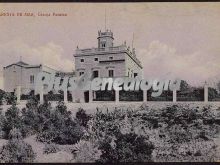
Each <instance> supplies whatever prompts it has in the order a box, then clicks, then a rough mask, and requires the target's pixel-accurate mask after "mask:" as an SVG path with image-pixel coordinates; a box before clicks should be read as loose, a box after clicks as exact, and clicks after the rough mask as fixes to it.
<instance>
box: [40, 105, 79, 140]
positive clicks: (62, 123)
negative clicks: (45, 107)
mask: <svg viewBox="0 0 220 165" xmlns="http://www.w3.org/2000/svg"><path fill="white" fill-rule="evenodd" d="M82 136H83V128H82V127H81V126H80V125H79V124H78V123H77V122H76V121H74V120H72V118H71V112H70V111H67V108H66V106H65V105H64V103H63V102H59V103H58V105H57V106H56V108H55V111H52V110H51V111H50V115H49V117H48V118H47V120H46V121H45V122H44V124H43V129H42V131H41V132H40V133H39V134H38V135H37V139H38V140H39V141H43V142H45V141H46V142H54V143H57V144H75V143H76V142H77V141H79V140H80V138H81V137H82Z"/></svg>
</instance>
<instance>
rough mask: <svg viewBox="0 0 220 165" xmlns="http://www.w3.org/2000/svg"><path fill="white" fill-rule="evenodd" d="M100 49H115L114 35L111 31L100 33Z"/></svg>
mask: <svg viewBox="0 0 220 165" xmlns="http://www.w3.org/2000/svg"><path fill="white" fill-rule="evenodd" d="M97 39H98V48H109V47H113V40H114V38H113V33H112V32H111V31H109V30H106V31H105V32H101V30H100V31H99V32H98V38H97Z"/></svg>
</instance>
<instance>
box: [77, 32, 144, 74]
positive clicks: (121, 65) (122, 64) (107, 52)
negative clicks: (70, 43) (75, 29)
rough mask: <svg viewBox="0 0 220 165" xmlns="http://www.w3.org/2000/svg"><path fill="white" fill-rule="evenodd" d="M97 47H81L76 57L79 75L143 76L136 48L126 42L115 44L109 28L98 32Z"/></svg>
mask: <svg viewBox="0 0 220 165" xmlns="http://www.w3.org/2000/svg"><path fill="white" fill-rule="evenodd" d="M97 39H98V46H97V48H88V49H79V48H78V47H77V49H76V51H75V54H74V57H75V72H76V75H77V76H81V75H82V74H84V73H91V74H92V75H93V77H102V78H103V77H136V76H142V65H141V62H140V61H139V60H138V59H137V57H136V54H135V49H133V50H130V47H129V46H127V45H126V42H125V43H124V44H122V45H119V46H114V44H113V41H114V37H113V33H112V32H111V31H109V30H106V31H105V32H101V31H99V32H98V38H97Z"/></svg>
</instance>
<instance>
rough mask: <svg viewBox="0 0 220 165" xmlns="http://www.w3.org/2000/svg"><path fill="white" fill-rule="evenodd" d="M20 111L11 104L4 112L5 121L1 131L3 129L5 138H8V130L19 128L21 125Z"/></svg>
mask: <svg viewBox="0 0 220 165" xmlns="http://www.w3.org/2000/svg"><path fill="white" fill-rule="evenodd" d="M19 113H20V111H19V109H18V108H17V107H16V106H15V105H12V106H11V107H10V108H9V109H8V110H7V111H6V112H5V119H6V120H5V122H4V126H3V131H5V134H6V138H8V135H9V132H10V131H11V130H12V129H13V128H19V129H20V128H21V127H22V120H21V116H20V115H19Z"/></svg>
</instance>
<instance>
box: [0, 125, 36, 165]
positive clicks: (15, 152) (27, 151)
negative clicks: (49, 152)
mask: <svg viewBox="0 0 220 165" xmlns="http://www.w3.org/2000/svg"><path fill="white" fill-rule="evenodd" d="M9 137H10V139H9V141H8V143H7V144H6V145H4V146H3V147H2V149H1V150H0V162H1V163H30V162H33V161H34V159H35V153H34V152H33V150H32V147H31V145H29V144H27V143H25V142H24V141H23V140H22V136H21V133H20V132H19V130H18V129H12V130H11V131H10V134H9Z"/></svg>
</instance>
